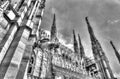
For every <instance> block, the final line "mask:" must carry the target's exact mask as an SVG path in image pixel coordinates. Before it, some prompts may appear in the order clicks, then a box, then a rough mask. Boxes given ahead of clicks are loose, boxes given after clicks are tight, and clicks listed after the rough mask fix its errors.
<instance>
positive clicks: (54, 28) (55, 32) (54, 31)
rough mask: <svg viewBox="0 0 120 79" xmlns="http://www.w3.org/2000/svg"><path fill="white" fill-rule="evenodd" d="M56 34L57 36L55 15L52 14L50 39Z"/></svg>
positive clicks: (53, 38) (54, 38)
mask: <svg viewBox="0 0 120 79" xmlns="http://www.w3.org/2000/svg"><path fill="white" fill-rule="evenodd" d="M56 36H57V29H56V16H55V14H54V17H53V23H52V26H51V40H56Z"/></svg>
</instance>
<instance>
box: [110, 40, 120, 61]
mask: <svg viewBox="0 0 120 79" xmlns="http://www.w3.org/2000/svg"><path fill="white" fill-rule="evenodd" d="M110 44H111V45H112V47H113V49H114V51H115V55H116V57H117V59H118V61H119V63H120V54H119V53H118V51H117V49H116V48H115V45H114V44H113V42H112V41H110Z"/></svg>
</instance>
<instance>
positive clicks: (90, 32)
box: [85, 17, 97, 41]
mask: <svg viewBox="0 0 120 79" xmlns="http://www.w3.org/2000/svg"><path fill="white" fill-rule="evenodd" d="M85 20H86V23H87V26H88V32H89V34H90V38H91V40H96V41H97V39H96V37H95V34H94V32H93V29H92V27H91V25H90V23H89V20H88V17H86V18H85Z"/></svg>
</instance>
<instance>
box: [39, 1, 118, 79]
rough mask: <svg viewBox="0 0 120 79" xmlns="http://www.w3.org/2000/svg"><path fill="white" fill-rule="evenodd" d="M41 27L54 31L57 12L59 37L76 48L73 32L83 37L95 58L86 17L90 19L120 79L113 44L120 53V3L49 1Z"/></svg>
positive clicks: (87, 52) (88, 49)
mask: <svg viewBox="0 0 120 79" xmlns="http://www.w3.org/2000/svg"><path fill="white" fill-rule="evenodd" d="M46 1H47V3H46V8H45V13H44V16H43V21H42V25H41V27H42V28H44V29H46V30H50V26H51V24H52V17H53V12H55V13H56V16H57V30H58V33H59V34H58V37H59V39H61V40H62V42H64V43H65V44H66V45H68V46H70V47H71V46H72V45H71V44H72V30H73V29H75V30H76V35H77V34H78V33H79V34H80V35H81V39H82V43H83V46H84V48H85V52H86V55H87V56H89V57H90V56H91V55H92V53H91V44H90V38H89V34H88V30H87V26H86V23H85V20H84V18H85V17H86V16H89V20H90V23H91V26H92V27H93V30H94V32H95V35H96V37H97V39H98V40H99V41H100V43H101V45H102V47H103V50H104V51H105V54H106V56H107V57H108V59H109V62H110V66H111V68H112V70H113V72H114V74H116V75H117V76H119V79H120V64H119V63H118V60H117V58H116V57H115V54H114V51H113V49H112V47H111V45H110V44H109V41H110V40H112V41H113V42H114V44H115V46H116V48H117V49H118V50H119V51H120V0H46Z"/></svg>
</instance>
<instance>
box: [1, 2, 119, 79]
mask: <svg viewBox="0 0 120 79" xmlns="http://www.w3.org/2000/svg"><path fill="white" fill-rule="evenodd" d="M46 1H47V0H19V2H17V3H14V4H12V0H1V1H0V79H117V78H115V76H114V74H113V72H112V69H111V66H110V64H109V60H108V59H107V56H106V54H105V52H104V50H103V49H102V46H101V44H100V42H99V40H98V39H97V38H96V36H95V33H94V31H93V30H94V29H93V28H92V26H91V24H90V21H89V17H85V19H84V21H85V22H86V25H87V28H88V33H89V36H90V41H91V49H92V54H93V56H94V59H91V58H89V57H88V56H87V55H86V54H85V51H84V47H83V44H82V39H81V37H80V34H77V35H76V32H75V30H74V29H73V31H72V32H71V34H72V37H73V50H72V49H70V48H69V47H67V46H65V45H63V44H62V42H60V41H59V37H58V32H57V26H56V20H57V18H56V17H57V16H56V15H55V13H54V14H53V18H51V20H52V25H51V26H50V27H51V29H50V31H47V30H45V29H43V28H41V22H42V18H43V14H44V10H45V6H47V5H45V3H46ZM77 38H78V39H77ZM110 44H111V45H112V47H113V49H114V50H115V55H116V57H117V58H118V60H119V62H120V55H119V53H118V51H117V49H116V48H115V46H114V44H113V42H112V41H110Z"/></svg>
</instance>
